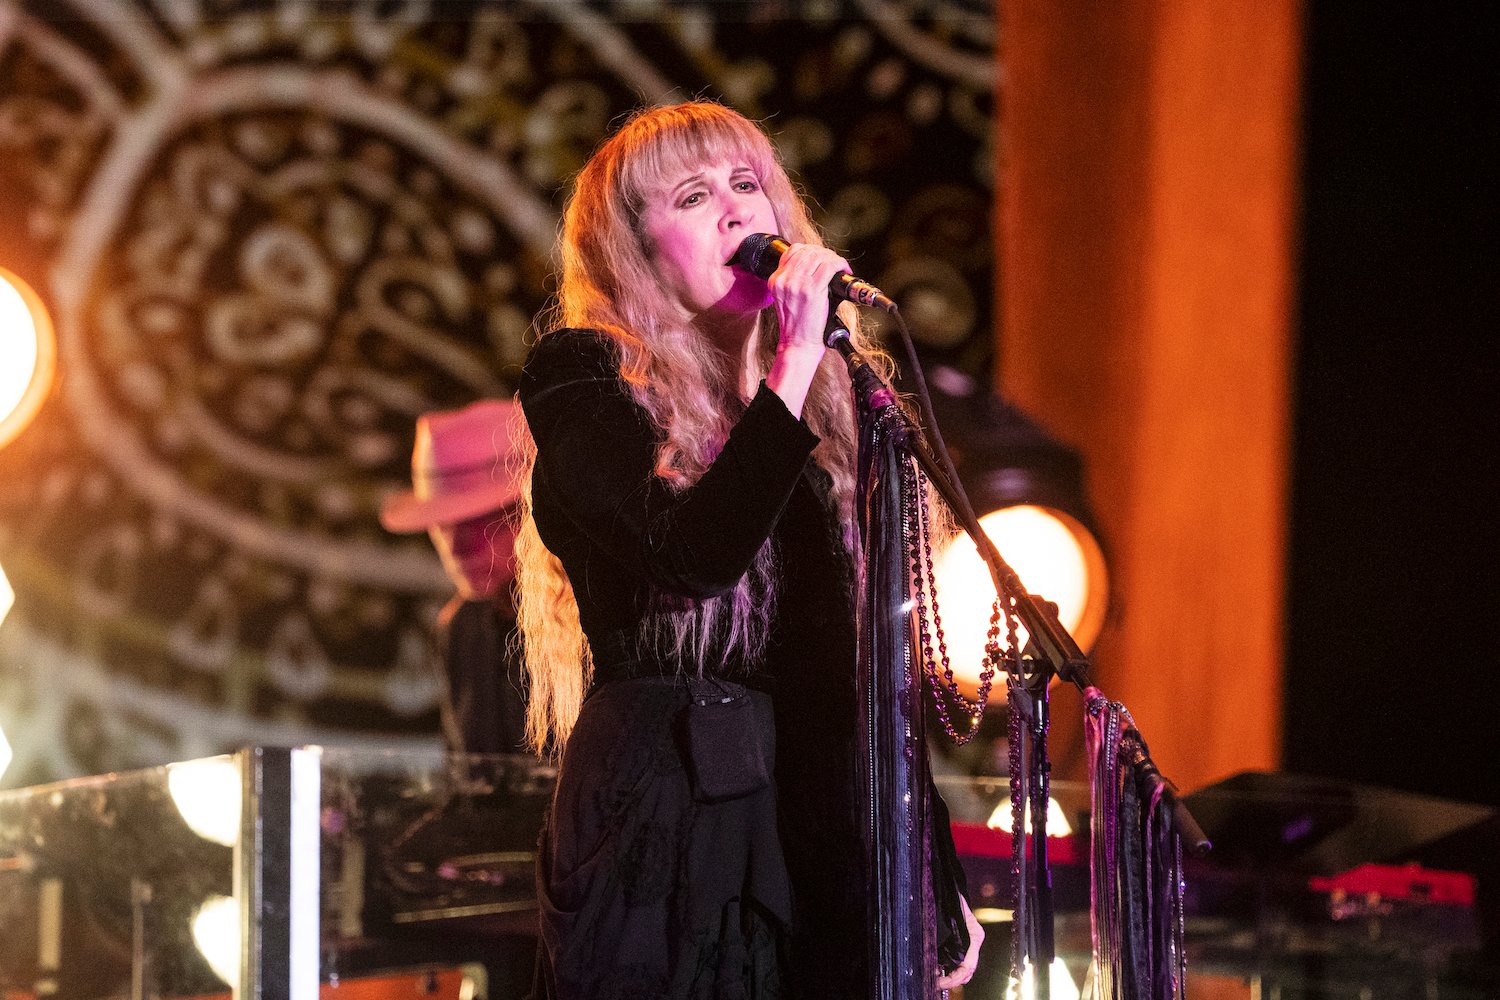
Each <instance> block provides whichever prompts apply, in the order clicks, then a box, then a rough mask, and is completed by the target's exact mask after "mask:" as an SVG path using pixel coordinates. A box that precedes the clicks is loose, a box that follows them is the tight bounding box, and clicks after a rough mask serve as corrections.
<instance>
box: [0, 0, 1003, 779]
mask: <svg viewBox="0 0 1500 1000" xmlns="http://www.w3.org/2000/svg"><path fill="white" fill-rule="evenodd" d="M804 8H805V9H804ZM876 8H878V10H877V9H876ZM59 9H60V8H59V5H58V4H56V3H53V2H51V0H0V263H7V262H8V261H12V260H13V261H16V262H19V263H24V264H27V265H28V266H30V267H31V273H32V274H34V275H36V276H37V281H38V284H39V285H40V286H41V287H42V288H43V289H44V294H45V296H46V298H47V299H48V301H49V303H50V304H51V305H52V307H53V310H54V315H55V318H56V320H57V325H58V329H59V337H60V346H61V354H62V363H63V368H64V371H65V372H66V377H65V379H64V381H63V383H62V385H61V387H60V388H59V390H58V392H57V393H56V394H55V396H54V398H53V399H52V400H51V401H50V402H49V404H48V405H47V407H46V408H44V410H43V411H42V414H41V415H40V417H39V419H38V421H37V422H36V423H35V424H34V425H33V426H32V427H31V428H30V429H28V431H27V432H26V433H25V434H24V435H23V436H22V437H21V438H19V439H18V440H17V441H16V442H15V443H14V444H12V445H11V446H9V447H8V448H6V449H4V450H3V451H0V483H4V487H3V489H0V563H3V564H4V565H5V567H6V570H7V573H8V575H9V576H10V578H11V580H12V581H13V583H14V584H15V586H16V590H17V592H18V600H17V606H16V610H15V612H14V615H13V618H12V619H11V620H10V621H8V622H7V624H6V626H5V628H4V629H3V630H0V725H4V726H5V728H6V732H7V733H8V734H10V737H11V742H12V744H13V745H14V746H15V747H16V754H17V762H16V765H15V767H14V770H13V772H12V775H11V777H10V779H9V781H10V782H12V783H13V782H16V781H36V780H45V779H49V778H53V777H59V776H64V775H68V774H75V773H79V772H80V771H85V770H93V769H98V768H100V767H121V766H130V765H132V764H144V763H157V762H160V761H162V760H169V759H180V758H182V757H185V756H197V755H202V754H205V753H208V752H212V751H216V750H219V749H224V748H227V747H229V746H233V745H236V744H241V743H248V742H256V741H262V742H302V741H326V742H335V741H342V742H349V741H351V740H354V741H359V740H364V741H376V742H384V743H386V744H400V743H402V742H403V741H416V742H427V743H430V742H434V741H435V740H436V732H437V727H436V723H435V718H434V716H433V712H434V705H435V698H436V696H437V687H436V685H435V684H434V678H433V676H432V673H431V670H430V668H429V663H428V660H429V657H430V643H429V641H428V639H427V637H428V636H429V634H430V625H431V622H432V620H433V619H434V617H435V614H436V611H437V608H438V607H439V605H440V604H441V602H442V600H443V599H444V597H445V583H444V581H443V578H442V575H441V573H440V570H439V568H438V565H437V562H436V559H435V557H434V556H433V555H432V553H431V551H430V549H429V547H428V546H427V544H426V540H425V539H423V538H420V537H418V538H394V537H391V536H388V535H386V534H384V533H383V532H382V531H381V530H380V528H379V526H378V524H377V522H376V519H375V512H376V510H377V509H378V506H379V502H380V500H381V498H382V497H383V496H384V495H385V494H386V493H387V492H389V491H390V490H393V489H396V488H398V487H399V486H400V485H401V483H402V482H403V480H404V477H405V476H406V472H407V469H406V462H407V453H408V449H409V447H410V442H411V428H412V422H413V420H414V418H415V416H416V415H417V414H418V413H420V412H422V411H423V410H427V409H431V408H435V407H444V406H454V405H459V404H461V403H464V402H467V401H469V400H471V399H473V398H475V397H477V396H484V395H496V394H502V393H506V392H508V391H509V390H510V389H511V388H512V387H513V385H514V382H515V378H516V375H517V372H518V370H519V365H520V363H521V362H522V360H523V359H524V356H525V350H526V345H527V338H528V336H529V333H530V331H531V328H532V323H533V317H535V316H536V315H537V313H538V311H539V310H540V309H541V308H542V306H543V305H544V304H545V302H546V296H547V293H548V289H549V285H548V273H549V252H550V244H551V240H552V237H553V234H554V233H555V227H556V222H557V213H558V210H559V208H560V205H561V198H562V194H563V191H564V189H565V187H566V183H567V180H568V178H569V177H571V175H572V174H573V173H574V172H575V171H576V170H577V169H578V168H579V166H581V165H582V163H583V162H584V160H585V159H586V158H587V156H588V154H589V152H590V151H591V150H592V149H593V148H594V146H595V145H596V144H597V143H598V142H599V141H600V139H601V138H602V137H603V136H604V135H605V134H607V132H608V131H609V129H610V127H611V124H612V123H614V122H616V121H618V120H619V118H620V116H621V115H622V114H624V113H625V112H627V111H628V110H629V109H630V108H632V107H634V106H637V105H638V104H639V103H641V102H642V101H658V100H668V99H672V98H674V97H682V96H687V95H696V94H710V95H719V96H722V97H723V98H724V99H725V100H727V101H729V102H731V103H733V104H735V105H737V106H738V107H740V108H741V109H743V110H745V111H746V112H747V113H749V114H751V115H754V116H756V117H760V118H764V119H766V120H767V122H768V126H769V127H770V129H771V131H772V132H773V133H775V134H776V135H777V137H778V142H779V143H780V145H781V147H782V151H783V154H784V156H785V157H786V159H787V161H788V163H789V164H790V165H791V166H792V167H793V168H794V169H795V170H796V171H797V172H798V173H799V175H800V176H801V177H802V179H803V181H804V183H805V185H806V187H807V188H808V190H809V193H810V194H811V195H812V196H813V199H814V202H815V204H816V205H818V206H819V209H818V210H819V214H820V220H821V221H822V222H823V223H824V224H825V225H826V227H827V228H828V230H829V232H830V234H831V237H832V239H833V240H834V242H835V243H836V244H837V245H839V246H840V247H841V248H842V249H845V250H846V251H847V252H848V253H849V255H850V257H851V259H852V260H854V261H855V262H856V266H857V267H858V268H859V269H860V270H861V271H862V272H863V273H867V274H872V275H879V276H882V278H883V279H884V280H886V281H889V282H892V283H893V284H894V285H895V286H897V287H896V288H895V289H894V290H895V291H897V292H898V293H900V292H901V291H902V290H905V289H910V290H911V293H912V294H913V295H914V296H915V297H916V298H915V299H914V308H912V309H911V311H912V312H913V313H914V314H915V318H916V322H915V323H914V326H916V327H917V329H918V333H919V335H921V336H923V337H924V338H925V340H926V342H927V343H928V346H929V347H931V348H932V349H934V350H938V351H940V352H947V354H946V356H947V357H949V358H950V359H957V360H958V361H959V363H962V364H968V365H971V366H972V365H976V364H978V365H982V364H983V363H984V357H985V351H984V349H983V345H984V344H985V343H986V342H987V339H988V338H987V329H986V328H987V325H988V321H989V315H990V304H989V297H990V285H989V278H988V267H989V261H990V252H989V239H988V235H987V234H988V230H987V227H986V225H985V221H986V219H987V216H988V199H989V191H990V188H991V187H992V181H991V178H990V168H989V152H988V150H989V144H990V141H991V138H990V127H989V117H990V114H991V108H992V107H993V97H992V94H991V88H990V84H989V83H988V81H989V80H991V79H993V76H992V75H991V71H992V69H993V65H992V64H993V47H994V37H995V30H994V25H993V22H992V14H991V11H990V10H989V6H988V4H987V3H985V2H983V0H903V2H895V0H851V2H849V3H845V4H837V3H834V4H829V3H810V2H809V3H786V2H784V0H778V2H771V0H748V2H740V3H731V4H713V3H702V2H699V3H693V2H668V0H656V2H643V0H597V2H585V0H525V2H521V0H518V2H509V3H501V4H494V5H459V6H455V5H443V4H431V3H426V2H420V0H405V2H400V3H380V4H377V3H365V2H360V3H352V4H344V3H337V4H330V3H318V2H304V0H274V2H268V0H174V2H172V3H163V2H157V0H95V2H91V3H88V4H82V3H77V4H71V5H68V6H67V7H66V9H67V12H68V13H67V15H66V16H54V15H55V14H56V12H57V11H58V10H59ZM975 345H980V346H979V347H977V348H976V346H975ZM44 677H45V678H46V680H45V682H44V681H43V678H44ZM23 706H24V707H23ZM23 715H24V718H23ZM88 719H91V720H94V721H93V722H90V723H88V726H87V727H86V728H87V732H84V731H83V730H82V729H80V730H79V732H78V733H77V734H75V735H76V736H77V738H76V739H74V738H59V736H60V735H61V734H63V733H65V732H66V731H67V730H68V728H69V726H82V725H83V723H82V722H80V721H78V720H88Z"/></svg>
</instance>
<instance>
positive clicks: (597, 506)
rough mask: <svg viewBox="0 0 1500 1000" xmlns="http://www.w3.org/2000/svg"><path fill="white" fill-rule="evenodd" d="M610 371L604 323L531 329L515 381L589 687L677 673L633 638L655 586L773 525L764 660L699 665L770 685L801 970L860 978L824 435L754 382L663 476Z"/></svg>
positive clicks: (848, 643) (848, 731) (856, 859)
mask: <svg viewBox="0 0 1500 1000" xmlns="http://www.w3.org/2000/svg"><path fill="white" fill-rule="evenodd" d="M618 370H619V369H618V363H617V361H616V358H615V355H614V349H613V347H612V346H611V344H610V343H609V342H608V341H607V340H606V339H605V338H604V337H602V336H601V335H599V334H597V333H594V332H591V331H584V330H559V331H556V332H554V333H551V334H549V335H547V336H545V337H543V338H542V339H541V341H540V342H539V343H538V344H537V346H536V348H535V350H534V351H533V353H532V356H531V358H530V359H529V360H528V362H527V365H526V369H525V372H524V374H523V377H522V380H521V390H520V400H521V404H522V407H523V408H524V410H525V413H526V419H527V421H528V423H529V425H530V428H531V433H532V436H533V437H534V439H535V440H536V444H537V462H536V467H535V470H534V472H533V474H532V498H533V505H534V513H535V517H536V524H537V529H538V531H539V533H540V535H541V538H542V541H543V542H544V543H545V544H546V546H547V547H548V549H550V550H551V551H552V552H553V553H554V554H555V555H556V556H557V557H558V558H559V559H560V560H561V561H562V564H563V567H564V569H565V570H566V571H567V574H568V578H569V580H570V581H571V583H572V586H573V592H574V595H575V597H576V599H577V602H578V608H579V616H580V619H581V622H582V625H583V629H584V632H585V634H586V635H587V637H588V640H589V645H590V648H591V650H592V652H593V657H594V667H595V684H596V687H597V686H598V685H600V684H607V683H609V682H610V681H611V680H614V679H617V678H624V677H638V676H643V675H651V674H672V673H675V672H676V669H677V667H676V664H675V663H674V662H673V661H672V660H671V659H670V657H669V656H668V655H667V654H666V652H665V651H662V650H656V651H653V650H652V649H651V648H650V647H649V643H643V641H642V640H641V636H642V635H643V634H644V630H643V629H642V626H643V623H644V622H645V619H646V616H647V614H648V612H649V611H650V609H651V608H652V606H653V604H652V601H653V597H654V596H658V595H659V594H660V593H668V594H675V595H680V596H684V597H688V598H698V599H701V598H706V597H710V596H713V595H717V594H722V593H724V592H726V591H728V590H730V589H732V588H733V587H734V586H735V584H736V583H737V582H738V580H739V579H740V578H741V577H742V576H743V575H744V573H745V572H746V570H747V569H748V568H749V567H750V565H751V563H752V562H753V561H754V559H755V556H756V553H757V552H758V551H759V549H760V547H761V546H762V544H764V542H765V541H766V539H767V538H771V539H772V540H773V544H774V545H775V552H776V557H777V567H778V569H777V598H776V603H775V612H774V614H773V618H772V622H771V632H770V636H769V641H768V645H767V649H766V653H765V656H764V659H763V662H761V663H758V664H742V663H737V662H727V663H710V664H706V665H705V666H706V667H707V668H708V669H709V670H710V671H711V672H723V673H725V674H726V675H727V676H729V677H731V678H734V679H740V680H746V682H747V683H750V684H751V685H752V686H755V687H761V688H764V689H766V690H769V691H770V692H771V695H772V701H773V704H774V709H775V715H776V742H777V745H776V765H775V783H776V800H777V809H778V814H779V826H780V827H781V840H782V848H783V851H784V854H785V857H786V863H787V870H788V875H789V876H790V883H791V886H792V888H793V895H794V898H795V904H794V905H795V910H794V925H795V933H794V934H793V939H792V949H793V953H794V954H793V967H794V969H796V970H798V971H797V975H798V977H799V983H798V985H799V987H801V988H804V989H806V990H807V995H809V996H813V995H821V996H829V997H833V996H846V995H847V996H859V995H862V991H863V989H864V986H863V985H862V984H863V982H864V979H863V971H862V966H863V962H864V955H865V948H866V944H865V940H864V933H865V930H864V928H865V896H864V876H863V873H862V872H861V870H860V869H861V868H862V864H861V861H860V859H861V857H862V850H861V847H860V836H859V828H858V824H857V822H856V815H857V804H856V801H855V796H854V789H855V787H856V777H855V775H856V772H855V766H856V757H855V734H856V703H855V688H854V671H855V654H856V632H855V622H854V609H853V604H852V594H853V590H852V584H851V566H850V562H849V557H848V554H847V552H846V551H845V549H844V546H843V544H842V541H841V539H842V527H841V524H840V520H839V518H838V516H837V514H836V513H835V511H834V510H833V509H832V506H831V504H830V502H829V493H828V490H829V485H830V479H829V477H828V475H827V473H826V472H824V470H822V469H821V468H820V467H819V466H818V465H817V464H816V463H814V462H810V461H808V459H809V457H810V455H811V454H812V451H813V448H814V447H815V446H816V444H817V441H818V438H817V436H816V435H814V434H813V433H812V432H811V431H810V430H809V429H808V428H807V426H806V425H805V424H804V423H803V422H802V421H801V420H799V419H798V418H796V417H794V416H793V415H792V414H791V412H790V411H789V410H788V409H787V408H786V406H785V404H784V403H783V402H782V400H781V398H780V397H779V396H777V395H776V394H775V393H774V392H772V391H771V390H770V389H768V388H766V386H765V385H764V384H762V385H761V387H760V389H759V391H758V392H757V393H756V395H755V397H754V398H753V399H752V400H751V401H750V403H749V405H748V406H747V407H746V409H745V411H744V413H743V414H742V415H741V416H740V418H739V420H738V422H737V423H736V425H735V427H734V429H733V431H732V432H731V433H730V435H729V438H728V440H727V441H726V442H725V445H724V448H723V451H722V452H721V453H720V454H719V456H718V457H717V458H716V459H715V460H714V462H713V464H712V465H711V466H710V468H709V469H708V470H707V471H706V472H705V473H704V475H703V476H702V477H701V478H700V479H699V480H698V482H697V483H695V484H693V485H692V486H690V487H688V488H687V489H684V490H681V491H673V490H672V489H670V488H668V486H667V485H666V484H665V483H664V482H662V481H661V479H660V478H659V477H657V476H656V475H655V474H654V473H653V471H652V470H653V468H654V465H655V455H656V447H657V443H658V439H659V438H658V432H657V431H656V429H655V428H654V427H653V426H652V424H651V422H650V420H649V418H648V417H647V415H646V414H645V412H644V411H643V410H641V408H640V407H639V406H637V405H636V403H635V402H634V400H633V399H632V398H631V396H630V394H629V390H628V389H627V388H626V386H625V385H624V384H623V383H622V382H621V380H620V378H619V375H618ZM824 976H826V977H827V982H826V984H820V983H818V982H817V981H816V980H818V979H820V978H822V977H824ZM825 985H826V989H822V986H825Z"/></svg>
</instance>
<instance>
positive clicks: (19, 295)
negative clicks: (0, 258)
mask: <svg viewBox="0 0 1500 1000" xmlns="http://www.w3.org/2000/svg"><path fill="white" fill-rule="evenodd" d="M56 362H57V341H56V339H55V337H54V335H53V331H52V320H51V317H49V316H48V315H47V307H46V306H45V305H44V304H43V303H42V300H41V298H40V297H39V296H38V295H37V294H36V292H34V291H32V289H31V286H30V285H28V284H26V282H24V281H22V280H21V279H20V278H18V277H17V276H16V275H14V274H12V273H11V272H9V271H7V270H5V269H4V268H3V267H0V448H3V447H5V446H6V445H7V444H9V443H10V442H11V441H13V440H14V439H15V437H16V435H18V434H20V433H21V431H22V430H23V429H24V428H25V427H26V425H27V424H29V423H31V420H32V418H33V417H35V416H36V412H37V410H39V409H41V406H42V401H43V400H44V399H46V398H47V393H48V392H50V391H51V389H52V376H53V374H54V372H55V370H56Z"/></svg>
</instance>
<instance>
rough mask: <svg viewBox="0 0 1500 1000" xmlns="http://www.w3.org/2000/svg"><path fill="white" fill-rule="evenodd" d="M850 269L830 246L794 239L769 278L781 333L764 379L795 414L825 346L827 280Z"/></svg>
mask: <svg viewBox="0 0 1500 1000" xmlns="http://www.w3.org/2000/svg"><path fill="white" fill-rule="evenodd" d="M847 270H849V262H848V261H846V260H845V259H844V258H842V257H840V256H839V255H838V254H836V253H834V252H833V251H832V250H829V249H828V248H827V247H821V246H815V245H813V244H810V243H793V244H792V245H791V247H789V248H788V249H787V251H786V252H785V253H783V254H782V255H781V260H780V262H779V263H778V264H777V266H776V270H775V272H774V273H773V274H772V275H771V277H770V279H769V280H768V281H767V284H768V285H769V286H770V289H771V298H772V304H773V305H774V307H775V309H776V322H777V325H778V326H779V327H780V328H781V337H780V339H779V340H778V341H777V344H776V358H775V360H774V361H773V362H772V363H771V371H770V373H769V374H768V375H767V376H766V385H767V386H768V387H769V388H770V389H771V390H772V391H773V392H775V393H776V394H777V395H778V396H780V397H781V399H782V401H783V402H785V403H786V406H787V409H789V410H791V411H792V414H793V415H794V416H798V417H800V416H801V415H802V405H803V403H804V402H806V400H807V391H808V389H809V388H810V387H811V386H812V380H813V376H814V375H815V374H816V373H817V370H818V365H819V363H821V362H822V360H823V352H824V351H825V350H827V347H826V346H825V345H824V343H823V335H824V333H825V331H826V328H827V325H828V310H829V309H830V308H832V304H831V303H830V302H829V296H828V285H829V282H831V281H832V280H833V277H834V275H836V274H838V273H839V272H840V271H847Z"/></svg>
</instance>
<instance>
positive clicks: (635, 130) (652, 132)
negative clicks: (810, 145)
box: [616, 104, 783, 222]
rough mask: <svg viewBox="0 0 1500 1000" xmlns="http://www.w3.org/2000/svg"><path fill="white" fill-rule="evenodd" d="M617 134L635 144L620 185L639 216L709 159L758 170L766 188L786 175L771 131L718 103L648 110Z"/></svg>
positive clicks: (624, 163) (622, 169)
mask: <svg viewBox="0 0 1500 1000" xmlns="http://www.w3.org/2000/svg"><path fill="white" fill-rule="evenodd" d="M616 138H617V139H619V140H621V141H622V142H624V143H626V144H627V145H629V146H630V150H629V155H628V156H626V157H622V159H621V163H620V175H619V178H618V184H619V193H620V195H621V196H622V198H623V200H624V201H625V203H626V204H627V205H629V206H630V209H631V211H632V213H633V214H634V215H635V216H636V217H637V218H639V216H640V213H641V211H642V210H643V209H644V207H645V204H646V201H647V199H648V198H649V197H650V196H651V195H652V194H653V193H654V192H657V191H661V190H663V189H664V188H667V187H669V186H671V185H673V184H675V183H677V181H678V180H680V179H681V178H682V177H684V176H685V175H687V174H691V173H693V172H694V171H696V170H698V169H700V168H701V167H702V166H703V165H704V164H706V163H726V162H727V163H735V164H741V163H743V164H745V165H746V166H749V167H750V169H751V170H753V171H755V176H756V177H757V178H758V179H759V180H760V182H761V184H762V185H763V186H768V185H774V184H775V182H776V180H777V178H778V177H779V176H781V175H782V173H783V172H782V171H781V170H780V162H779V160H778V158H777V156H776V151H775V149H774V148H772V146H771V143H770V140H768V139H767V138H766V134H765V133H764V132H762V131H761V130H760V129H759V128H758V127H756V125H755V124H754V123H752V122H750V121H748V120H747V119H745V118H744V117H742V116H740V115H739V114H737V113H735V112H733V111H730V110H729V109H728V108H724V107H721V106H719V105H715V104H698V105H687V106H679V107H677V108H670V109H665V110H663V109H660V108H657V109H654V110H652V111H649V112H644V113H642V114H640V115H637V116H636V117H635V118H633V119H632V120H631V121H630V123H629V124H627V125H626V126H625V127H624V128H623V129H621V131H620V134H619V135H618V136H617V137H616ZM777 207H778V209H779V208H780V206H779V205H778V206H777ZM779 221H781V220H779V219H778V222H779Z"/></svg>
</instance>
